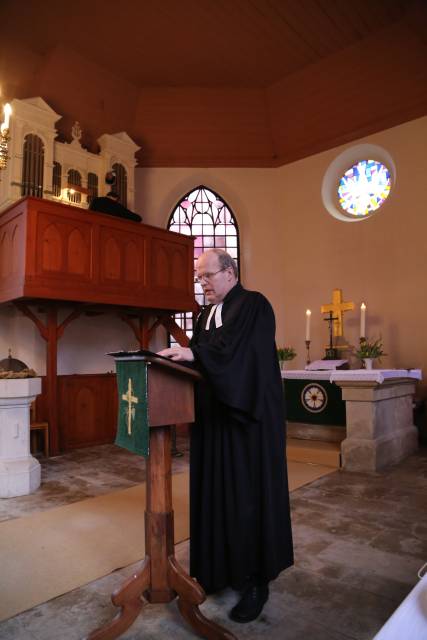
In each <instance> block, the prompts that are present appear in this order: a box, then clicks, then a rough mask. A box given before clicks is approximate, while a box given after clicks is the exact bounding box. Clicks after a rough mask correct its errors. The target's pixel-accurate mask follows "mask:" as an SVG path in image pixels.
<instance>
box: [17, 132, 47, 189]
mask: <svg viewBox="0 0 427 640" xmlns="http://www.w3.org/2000/svg"><path fill="white" fill-rule="evenodd" d="M43 173H44V144H43V140H42V139H41V138H39V136H36V135H35V134H33V133H29V134H27V135H26V136H25V138H24V148H23V158H22V185H21V195H22V196H36V197H37V198H43Z"/></svg>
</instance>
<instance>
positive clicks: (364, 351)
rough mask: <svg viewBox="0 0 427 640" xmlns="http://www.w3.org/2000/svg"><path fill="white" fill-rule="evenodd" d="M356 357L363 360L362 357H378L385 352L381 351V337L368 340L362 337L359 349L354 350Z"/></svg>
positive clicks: (384, 354)
mask: <svg viewBox="0 0 427 640" xmlns="http://www.w3.org/2000/svg"><path fill="white" fill-rule="evenodd" d="M356 355H357V357H358V358H360V359H361V360H363V359H364V358H380V357H381V356H386V355H387V354H386V353H385V352H384V351H383V343H382V340H381V338H378V340H373V341H369V340H366V338H365V339H363V340H361V341H360V346H359V349H358V350H357V351H356Z"/></svg>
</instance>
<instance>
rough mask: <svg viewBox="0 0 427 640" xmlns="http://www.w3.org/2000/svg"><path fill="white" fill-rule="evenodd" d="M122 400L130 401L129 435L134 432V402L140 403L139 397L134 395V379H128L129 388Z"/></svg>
mask: <svg viewBox="0 0 427 640" xmlns="http://www.w3.org/2000/svg"><path fill="white" fill-rule="evenodd" d="M122 400H125V401H126V402H127V403H128V407H127V408H128V435H129V436H130V435H131V433H132V412H133V411H134V409H133V407H132V404H138V398H137V397H136V396H133V395H132V380H131V379H130V378H129V380H128V390H127V392H126V393H124V394H123V395H122Z"/></svg>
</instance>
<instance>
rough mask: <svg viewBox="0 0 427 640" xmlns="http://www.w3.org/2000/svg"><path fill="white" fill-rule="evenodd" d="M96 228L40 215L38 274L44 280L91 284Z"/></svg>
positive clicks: (60, 217) (36, 263)
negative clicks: (60, 279)
mask: <svg viewBox="0 0 427 640" xmlns="http://www.w3.org/2000/svg"><path fill="white" fill-rule="evenodd" d="M91 240H92V225H91V224H90V222H84V221H83V220H72V219H71V220H70V219H67V218H65V217H63V216H58V215H52V214H50V213H44V212H40V213H39V215H38V219H37V243H36V247H37V250H36V255H35V272H36V273H37V274H40V275H43V277H47V278H49V277H51V276H53V277H55V278H57V277H58V276H59V277H62V278H64V280H65V279H66V278H69V277H71V278H73V279H78V280H82V281H85V282H88V281H89V280H90V276H91V265H90V246H91Z"/></svg>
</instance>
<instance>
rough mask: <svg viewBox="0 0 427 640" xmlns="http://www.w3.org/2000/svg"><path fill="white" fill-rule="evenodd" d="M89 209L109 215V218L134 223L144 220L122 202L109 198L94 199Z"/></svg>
mask: <svg viewBox="0 0 427 640" xmlns="http://www.w3.org/2000/svg"><path fill="white" fill-rule="evenodd" d="M89 209H90V211H98V212H99V213H107V214H108V215H109V216H116V217H117V218H125V219H126V220H133V221H134V222H142V218H141V216H140V215H139V214H138V213H134V212H133V211H130V210H129V209H127V208H126V207H124V206H123V205H122V204H120V202H116V201H115V200H113V199H111V198H107V196H100V197H99V198H94V199H93V200H92V202H91V203H90V205H89Z"/></svg>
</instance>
